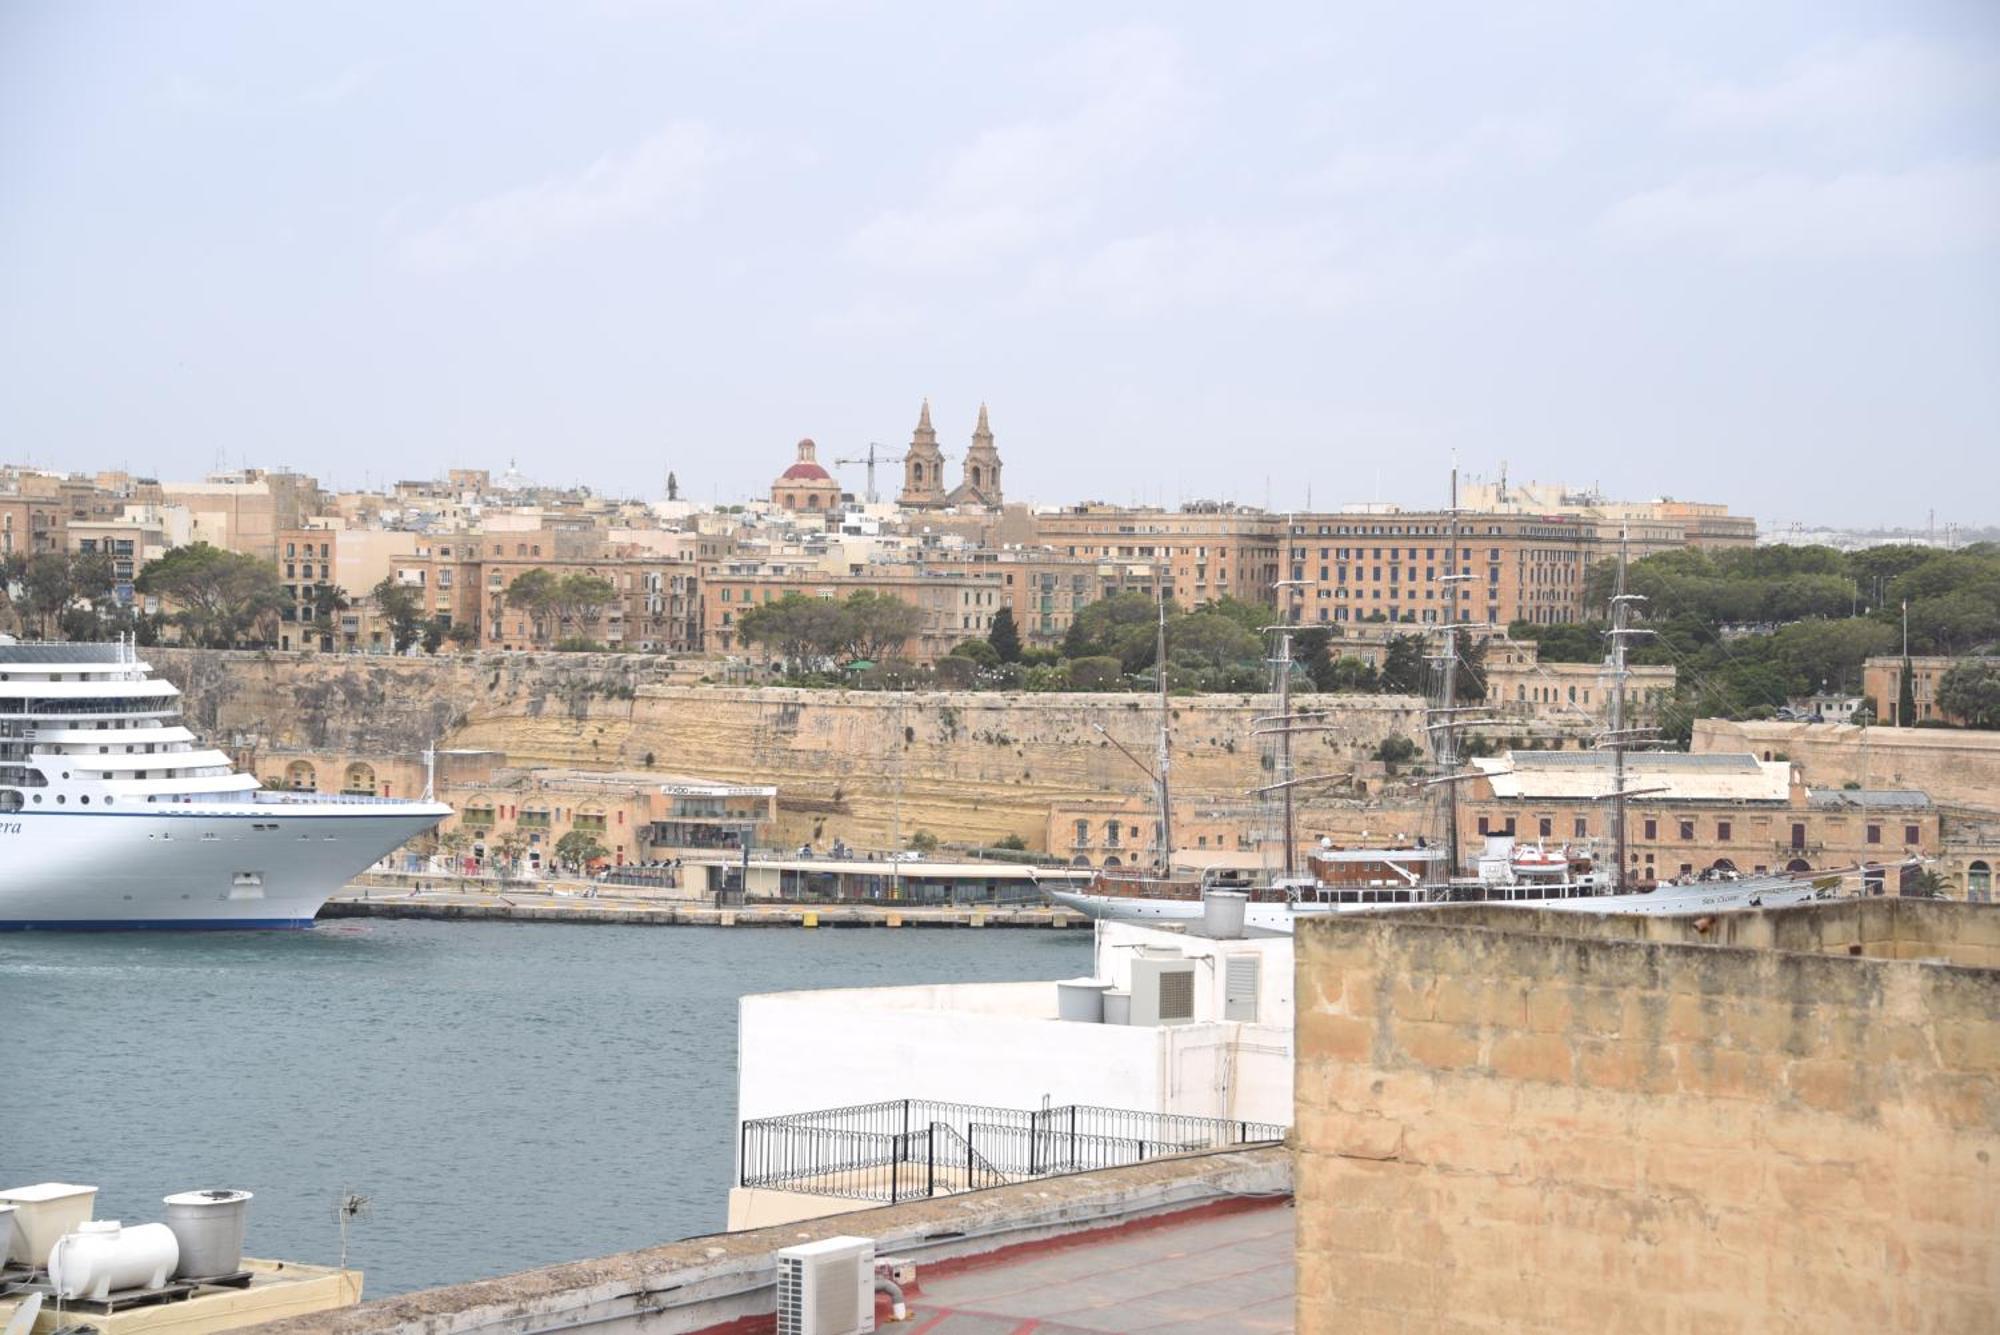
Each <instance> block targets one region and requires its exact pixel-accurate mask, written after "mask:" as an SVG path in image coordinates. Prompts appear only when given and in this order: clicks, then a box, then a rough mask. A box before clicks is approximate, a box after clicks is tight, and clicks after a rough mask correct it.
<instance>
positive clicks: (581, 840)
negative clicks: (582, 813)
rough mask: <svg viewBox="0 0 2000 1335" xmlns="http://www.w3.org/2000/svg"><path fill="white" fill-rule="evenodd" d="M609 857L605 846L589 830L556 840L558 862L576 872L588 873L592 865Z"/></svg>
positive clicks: (575, 832)
mask: <svg viewBox="0 0 2000 1335" xmlns="http://www.w3.org/2000/svg"><path fill="white" fill-rule="evenodd" d="M608 856H610V854H609V852H608V851H607V850H606V849H605V847H604V845H603V844H600V843H598V842H597V838H596V836H594V835H592V834H591V833H590V832H589V831H588V830H571V831H570V832H569V833H568V834H566V835H564V836H563V837H562V838H560V839H558V840H556V862H557V863H559V864H560V865H562V866H564V867H567V868H568V869H569V870H571V871H574V872H581V871H586V870H588V869H589V867H590V864H591V863H593V862H600V861H602V860H603V859H604V858H606V857H608Z"/></svg>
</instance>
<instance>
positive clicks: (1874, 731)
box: [1689, 719, 2000, 811]
mask: <svg viewBox="0 0 2000 1335" xmlns="http://www.w3.org/2000/svg"><path fill="white" fill-rule="evenodd" d="M1689 749H1691V750H1694V751H1708V752H1714V751H1734V752H1743V751H1748V752H1752V753H1754V754H1755V755H1757V756H1759V757H1760V758H1763V759H1768V760H1780V759H1784V760H1790V761H1792V762H1793V763H1794V764H1796V765H1798V766H1799V768H1800V769H1801V770H1802V771H1803V772H1804V774H1805V779H1806V782H1807V783H1809V784H1812V785H1813V786H1814V787H1816V788H1840V787H1843V786H1845V785H1847V784H1850V783H1851V784H1855V785H1858V786H1859V787H1862V788H1920V789H1922V790H1923V791H1924V792H1926V793H1928V794H1930V798H1931V800H1932V801H1933V802H1936V803H1938V804H1940V805H1944V806H1965V807H1983V808H1985V809H1987V810H1989V811H1994V810H2000V732H1974V731H1968V730H1962V729H1957V728H1878V727H1868V728H1864V727H1859V726H1857V725H1855V724H1851V723H1778V722H1773V721H1763V722H1745V723H1739V722H1735V721H1732V720H1729V719H1701V720H1699V721H1698V722H1696V724H1695V727H1694V741H1693V743H1692V745H1691V746H1690V748H1689Z"/></svg>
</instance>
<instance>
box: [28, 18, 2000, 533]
mask: <svg viewBox="0 0 2000 1335" xmlns="http://www.w3.org/2000/svg"><path fill="white" fill-rule="evenodd" d="M475 16H476V21H475ZM1725 16H1726V17H1727V18H1728V19H1729V27H1728V28H1727V29H1726V30H1725V29H1723V28H1722V27H1721V20H1722V19H1723V18H1724V17H1725ZM1260 18H1261V20H1262V21H1261V22H1259V23H1258V24H1256V25H1255V26H1251V25H1246V24H1244V23H1243V22H1242V21H1241V20H1240V19H1234V20H1232V19H1231V18H1230V17H1228V16H1223V15H1217V14H1210V13H1208V12H1206V11H1202V10H1199V9H1187V10H1166V9H1159V8H1155V7H1145V8H1139V7H1124V8H1106V9H1103V10H1096V11H1092V20H1091V21H1090V22H1088V23H1079V22H1078V21H1077V20H1076V19H1075V17H1074V15H1073V14H1072V13H1070V12H1069V11H1066V10H1056V9H1040V10H1034V9H1030V10H1019V11H1014V10H1010V11H1007V12H1006V13H1000V12H997V11H996V12H973V13H960V12H952V13H946V14H939V13H929V12H923V11H915V10H908V9H901V8H896V7H887V6H884V7H875V8H868V9H864V10H862V11H860V12H858V13H855V14H847V15H839V16H836V15H832V14H830V13H827V12H825V11H822V10H820V9H818V8H817V7H811V6H801V7H797V8H782V9H771V10H765V11H761V13H760V14H759V15H757V16H750V17H744V16H739V15H734V14H730V13H727V12H725V11H722V10H720V9H710V8H707V7H704V6H700V5H693V6H684V7H674V8H671V9H655V8H653V7H649V6H644V5H605V6H599V7H594V8H590V9H585V10H568V9H564V10H536V9H530V8H512V9H495V8H489V7H477V8H476V9H474V8H458V7H452V6H438V7H429V8H426V9H424V10H421V11H414V12H408V13H405V12H403V11H399V10H388V9H374V10H370V9H361V10H341V11H316V10H311V9H291V10H285V11H269V12H266V11H259V10H257V9H255V8H249V7H245V8H240V9H237V8H228V7H221V8H218V7H207V6H204V7H182V6H172V5H167V6H157V7H150V8H148V9H145V10H132V9H124V8H117V7H98V6H91V5H63V6H32V5H24V6H18V7H15V8H13V9H11V10H10V11H9V12H8V13H7V15H6V16H4V17H0V33H4V36H5V40H4V41H0V71H4V72H5V74H6V77H5V78H3V79H0V161H4V162H5V163H6V164H7V172H6V178H5V179H6V180H7V181H8V185H7V186H6V187H5V188H6V189H7V191H8V195H9V205H8V207H7V208H6V209H5V210H4V211H0V282H4V284H5V286H6V289H7V290H8V292H9V293H10V299H9V300H8V301H7V302H6V303H4V306H3V307H0V311H4V313H0V354H4V356H5V358H6V364H7V367H8V369H7V371H5V372H0V386H4V390H5V392H4V393H3V394H0V439H4V440H5V441H6V446H5V448H4V453H5V455H6V456H7V457H8V458H9V459H13V460H16V461H19V462H32V463H35V464H37V465H39V466H42V467H50V468H57V469H64V470H79V469H80V470H91V469H96V468H110V467H119V466H124V467H128V468H130V469H131V470H132V471H134V472H138V473H145V474H151V475H159V476H173V477H183V478H186V477H196V476H200V475H202V474H204V473H206V472H208V471H211V470H212V469H213V468H215V466H216V465H217V462H218V460H221V461H225V462H226V464H227V465H228V466H231V467H234V466H237V465H239V464H244V463H247V464H251V465H256V466H289V467H291V468H294V469H297V470H298V471H301V472H306V473H311V474H313V475H315V476H318V477H321V478H323V479H325V480H327V481H329V482H331V483H335V484H338V485H341V486H345V487H358V486H361V485H363V484H364V483H374V484H377V485H380V484H382V483H384V482H387V481H391V480H394V479H395V478H397V477H402V476H415V477H430V476H437V475H441V474H442V473H443V472H444V471H445V470H446V469H447V468H450V467H454V466H458V467H467V466H470V467H492V468H493V469H494V471H495V472H496V473H497V472H498V471H500V469H502V468H504V467H505V462H506V461H507V460H508V459H510V458H511V459H515V460H518V462H519V466H520V468H521V470H522V471H523V472H524V473H525V474H527V475H528V476H530V477H533V478H535V479H537V480H539V481H542V482H545V483H547V484H549V485H554V486H563V485H570V484H574V483H583V484H586V485H589V486H591V487H593V489H596V490H598V491H600V492H607V493H613V494H632V495H639V496H654V495H658V494H659V493H660V491H661V490H662V487H663V483H664V478H665V475H666V473H667V471H668V470H669V469H672V470H673V471H675V472H676V473H678V475H679V478H680V481H681V483H682V486H683V489H684V494H685V495H687V496H689V497H690V498H692V499H696V500H699V501H703V502H722V503H729V502H732V501H735V500H740V499H744V498H747V497H750V496H754V495H757V494H759V493H760V492H762V491H763V490H764V488H765V485H766V483H767V480H768V478H769V477H770V476H771V474H772V473H773V472H775V471H776V469H777V468H778V467H781V466H782V463H783V461H784V459H785V458H786V456H787V455H788V454H789V452H790V450H791V447H792V443H793V442H794V441H796V440H797V439H798V438H800V437H802V436H810V437H812V438H814V439H815V440H817V441H818V442H819V444H820V446H821V449H822V452H823V456H824V457H827V458H832V457H850V456H853V455H856V454H860V453H865V451H866V449H867V446H868V444H869V443H870V442H871V441H873V442H876V443H877V444H878V445H880V446H884V447H887V450H888V452H890V453H898V452H900V451H901V450H902V448H903V447H904V446H905V445H906V444H907V441H908V439H909V433H910V428H911V426H912V424H913V423H914V421H915V416H916V409H917V404H918V402H919V401H920V400H921V399H922V398H924V397H926V396H927V397H929V399H930V400H931V403H932V405H933V410H934V415H935V419H936V424H937V429H938V434H939V437H940V440H941V443H943V444H944V446H945V448H946V450H947V453H948V455H949V456H950V458H951V460H952V463H953V467H954V470H955V468H956V465H957V462H958V461H959V460H960V459H962V457H963V453H964V450H965V448H966V446H967V444H968V443H969V437H970V434H971V431H972V428H973V421H974V417H975V414H976V410H977V407H978V405H979V404H980V403H981V402H985V403H987V404H989V405H991V409H992V413H993V430H994V433H995V436H996V438H997V441H998V445H999V448H1000V450H1001V452H1002V453H1003V454H1004V455H1005V456H1006V459H1007V461H1008V469H1009V480H1008V497H1009V499H1010V500H1016V499H1018V500H1022V501H1026V502H1029V503H1037V504H1060V503H1064V502H1073V501H1080V500H1085V499H1101V500H1104V501H1107V502H1111V503H1120V504H1122V503H1131V502H1141V503H1153V504H1162V505H1165V506H1168V507H1171V506H1173V505H1175V504H1177V503H1178V502H1180V501H1182V500H1186V499H1195V498H1205V499H1217V500H1235V501H1238V502H1241V503H1245V504H1251V505H1260V506H1262V505H1269V506H1270V507H1271V508H1273V509H1275V510H1280V511H1282V510H1285V509H1300V508H1305V507H1306V506H1307V504H1308V500H1307V497H1308V495H1310V505H1311V507H1312V508H1314V509H1321V510H1330V509H1334V508H1337V507H1339V506H1342V505H1346V504H1350V503H1355V502H1363V501H1369V500H1382V501H1388V502H1393V503H1398V504H1403V505H1406V506H1418V505H1429V504H1436V503H1438V501H1439V500H1440V499H1441V495H1442V491H1443V487H1444V481H1443V479H1444V475H1445V470H1446V468H1447V467H1448V466H1449V464H1450V461H1451V459H1452V457H1453V456H1454V455H1456V457H1457V459H1458V460H1459V462H1460V463H1461V465H1462V466H1463V467H1464V468H1465V469H1466V470H1467V471H1468V472H1471V473H1477V474H1482V475H1487V476H1491V475H1492V474H1494V473H1495V472H1497V471H1498V469H1499V467H1500V465H1501V463H1502V462H1503V461H1504V462H1505V463H1506V465H1507V467H1508V471H1509V474H1510V475H1511V476H1512V477H1514V478H1515V479H1517V480H1520V481H1529V480H1539V481H1558V480H1561V481H1567V482H1569V483H1572V484H1574V485H1578V486H1588V485H1596V486H1599V487H1601V488H1602V489H1603V491H1604V492H1605V493H1607V494H1609V495H1612V496H1619V497H1630V498H1639V497H1651V496H1659V495H1674V496H1687V497H1694V498H1699V499H1704V500H1716V501H1722V502H1725V503H1728V504H1729V505H1730V506H1731V508H1732V509H1733V510H1735V511H1736V512H1738V513H1750V514H1754V515H1756V516H1757V517H1758V518H1759V520H1760V522H1763V521H1766V520H1769V521H1770V522H1771V523H1772V524H1774V525H1779V526H1782V525H1785V524H1789V523H1791V522H1804V523H1807V524H1826V525H1858V524H1871V523H1872V524H1896V525H1905V526H1910V527H1919V528H1920V527H1922V526H1923V525H1924V524H1925V523H1926V521H1927V515H1928V512H1929V511H1931V510H1936V511H1937V512H1938V522H1939V524H1940V526H1942V525H1943V524H1944V523H1946V522H1949V521H1956V522H1958V523H1960V524H1963V525H1966V526H1980V525H1982V524H1985V523H1990V522H1991V520H1992V516H1991V515H1989V514H1982V513H1980V512H1978V511H1977V510H1974V509H1965V510H1960V509H1958V508H1957V507H1958V506H1959V505H1967V506H1976V505H1977V504H1978V503H1979V502H1978V500H1977V498H1978V497H1980V496H1983V495H1988V494H1991V492H1992V490H1993V487H1994V484H1995V483H1996V482H2000V462H1996V459H2000V451H1996V450H1994V449H1993V446H1994V444H1995V435H1996V433H1995V431H1994V423H1995V421H1996V418H2000V387H1996V383H1995V378H1994V377H1993V376H1991V374H1990V367H1991V366H1992V365H1994V364H1996V361H2000V314H1996V312H2000V305H1996V303H1995V302H1994V301H1993V300H1992V298H1993V296H1994V295H1995V288H1996V283H1995V281H1994V280H1995V277H1996V272H2000V270H1997V269H1996V263H1995V261H1996V257H2000V156H1997V155H1996V146H2000V134H1996V131H1995V126H1996V124H2000V118H1996V117H1995V115H1994V114H1993V113H1994V111H1995V109H1996V106H2000V94H1996V91H1995V90H1996V89H2000V79H1995V78H1994V77H1993V75H1994V72H1995V70H1996V69H2000V57H1996V53H2000V26H1997V25H1996V21H1995V18H1994V16H1993V14H1992V13H1991V12H1990V11H1988V10H1984V9H1982V8H1981V7H1978V6H1972V5H1954V4H1948V3H1939V4H1933V5H1927V6H1918V7H1914V8H1913V7H1910V6H1894V5H1886V4H1876V5H1870V4H1858V5H1853V6H1849V7H1846V8H1844V9H1842V10H1841V11H1839V12H1838V13H1836V14H1827V13H1825V12H1823V9H1822V7H1815V6H1806V5H1791V6H1781V7H1778V8H1774V9H1769V10H1762V11H1759V12H1758V13H1756V14H1753V15H1745V14H1741V13H1739V12H1737V11H1734V10H1728V11H1725V10H1723V9H1721V8H1719V7H1718V8H1712V9H1706V10H1688V11H1677V12H1675V13H1672V14H1664V13H1661V14H1648V15H1644V16H1638V17H1631V16H1627V17H1621V18H1619V19H1618V20H1616V21H1615V22H1614V21H1612V20H1610V19H1608V18H1605V17H1601V16H1597V15H1595V14H1594V13H1593V12H1592V11H1591V10H1589V9H1588V8H1587V7H1582V6H1561V5H1552V6H1544V7H1539V8H1536V9H1534V10H1532V11H1510V12H1509V13H1508V14H1506V15H1491V14H1485V13H1482V12H1480V11H1477V10H1475V9H1470V8H1468V9H1466V10H1464V11H1462V12H1460V13H1459V14H1458V15H1457V16H1456V17H1455V18H1454V19H1452V20H1450V21H1446V22H1443V23H1439V22H1437V21H1435V20H1434V19H1430V18H1404V17H1399V16H1396V15H1388V14H1376V15H1354V14H1341V15H1321V14H1319V13H1317V12H1315V11H1312V10H1309V9H1305V8H1300V9H1296V10H1289V11H1283V12H1273V13H1271V14H1268V15H1262V16H1260ZM1913 452H1914V453H1917V454H1919V455H1920V456H1921V457H1924V458H1926V459H1928V460H1934V461H1938V462H1944V461H1950V464H1951V467H1952V468H1953V470H1954V471H1953V472H1952V474H1951V480H1952V486H1951V488H1950V491H1949V493H1948V495H1947V496H1946V497H1945V498H1943V502H1942V503H1940V498H1939V497H1938V496H1937V495H1936V491H1937V490H1938V488H1937V485H1936V477H1937V474H1936V472H1935V470H1932V469H1908V468H1904V469H1891V468H1888V467H1887V464H1888V462H1889V461H1890V460H1892V459H1897V460H1900V459H1902V458H1904V457H1906V456H1907V455H1908V454H1910V453H1913ZM834 472H835V473H836V476H838V477H839V478H840V480H841V483H842V485H843V487H844V489H846V490H848V491H852V492H856V493H859V492H861V491H862V490H863V488H864V486H865V483H864V481H863V477H862V473H861V470H859V469H853V468H850V469H839V468H836V469H834ZM885 490H886V488H885ZM1955 497H1965V498H1969V499H1967V500H1965V501H1958V500H1955V499H1953V498H1955Z"/></svg>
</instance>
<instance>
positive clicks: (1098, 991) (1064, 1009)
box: [1056, 978, 1111, 1024]
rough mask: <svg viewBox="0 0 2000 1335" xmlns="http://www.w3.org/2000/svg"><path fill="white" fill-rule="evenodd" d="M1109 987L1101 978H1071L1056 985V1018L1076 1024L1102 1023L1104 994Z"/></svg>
mask: <svg viewBox="0 0 2000 1335" xmlns="http://www.w3.org/2000/svg"><path fill="white" fill-rule="evenodd" d="M1110 986H1111V984H1110V983H1108V982H1106V981H1104V980H1103V979H1102V978H1072V979H1070V980H1069V981H1068V982H1063V983H1057V984H1056V1018H1057V1019H1058V1020H1073V1021H1075V1022H1077V1023H1078V1024H1103V1023H1104V993H1105V991H1106V989H1108V988H1109V987H1110Z"/></svg>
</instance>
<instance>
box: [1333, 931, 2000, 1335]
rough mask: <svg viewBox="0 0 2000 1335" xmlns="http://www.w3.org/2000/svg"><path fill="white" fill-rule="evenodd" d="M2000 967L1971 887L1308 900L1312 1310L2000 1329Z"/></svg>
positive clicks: (1414, 1316) (1393, 1321) (1608, 1321)
mask: <svg viewBox="0 0 2000 1335" xmlns="http://www.w3.org/2000/svg"><path fill="white" fill-rule="evenodd" d="M1711 942H1719V943H1718V944H1710V943H1711ZM1996 964H2000V909H1995V908H1989V907H1985V906H1978V905H1963V904H1940V903H1915V902H1897V901H1893V900H1888V901H1884V900H1871V901H1863V902H1858V903H1854V904H1849V905H1839V906H1818V907H1809V908H1798V909H1784V910H1774V911H1770V912H1766V913H1761V914H1750V913H1746V914H1737V915H1725V916H1723V917H1720V918H1699V919H1636V918H1620V917H1597V916H1594V915H1587V914H1530V913H1526V912H1523V911H1521V910H1513V909H1502V908H1472V907H1467V908H1465V909H1462V910H1438V911H1423V912H1415V913H1409V914H1398V915H1392V916H1384V917H1382V918H1379V919H1374V920H1364V919H1360V918H1341V917H1334V918H1330V919H1327V920H1323V921H1318V922H1313V923H1308V924H1302V925H1301V927H1300V929H1299V933H1298V955H1297V967H1298V980H1297V987H1298V990H1297V997H1298V1005H1299V1029H1298V1061H1299V1067H1298V1074H1297V1084H1296V1088H1297V1100H1298V1112H1297V1119H1296V1120H1297V1149H1298V1156H1299V1157H1298V1163H1297V1173H1298V1230H1299V1231H1298V1248H1299V1256H1298V1260H1299V1270H1298V1275H1299V1289H1298V1298H1299V1302H1298V1316H1299V1328H1300V1330H1302V1331H1334V1330H1350V1329H1361V1328H1366V1329H1381V1330H1389V1329H1395V1330H1434V1329H1446V1328H1449V1329H1452V1330H1462V1331H1474V1330H1522V1329H1533V1330H1547V1331H1579V1332H1581V1331H1592V1332H1595V1331H1603V1330H1692V1329H1703V1330H1743V1331H1749V1330H1757V1331H1800V1332H1804V1331H1813V1332H1829V1331H1854V1332H1863V1331H1866V1332H1875V1331H1889V1330H1895V1331H1973V1330H1993V1329H1996V1328H2000V1021H1996V1019H1995V1016H1996V1015H2000V969H1996V968H1995V967H1993V966H1994V965H1996Z"/></svg>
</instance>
